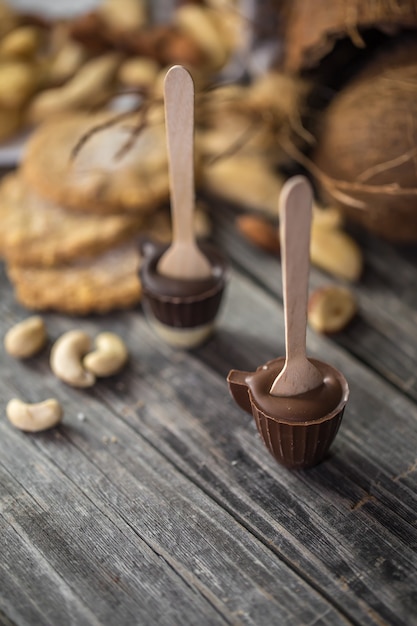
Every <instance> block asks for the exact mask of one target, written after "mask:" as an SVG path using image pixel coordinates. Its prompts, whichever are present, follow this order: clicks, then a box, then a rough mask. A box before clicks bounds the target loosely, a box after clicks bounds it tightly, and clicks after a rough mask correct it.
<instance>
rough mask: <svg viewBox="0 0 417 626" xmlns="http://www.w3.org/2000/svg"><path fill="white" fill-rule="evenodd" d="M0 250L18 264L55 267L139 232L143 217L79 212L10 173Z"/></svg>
mask: <svg viewBox="0 0 417 626" xmlns="http://www.w3.org/2000/svg"><path fill="white" fill-rule="evenodd" d="M0 222H1V225H2V227H1V229H0V254H1V255H3V256H4V257H5V258H6V259H7V260H8V261H9V262H11V263H14V264H18V265H35V266H51V265H58V264H62V263H66V262H69V261H72V260H74V259H80V258H86V257H87V258H88V257H93V256H97V255H98V254H100V253H102V252H103V251H105V250H108V249H109V248H113V247H114V246H115V245H117V244H118V243H120V242H122V241H124V240H126V239H128V238H130V237H131V236H132V235H133V234H135V233H137V232H138V231H139V230H140V228H141V226H142V225H143V222H144V216H142V215H127V214H126V215H98V214H94V213H74V212H71V211H68V210H66V209H64V208H63V207H61V206H60V205H57V204H54V203H52V202H49V201H48V200H44V199H43V198H41V197H40V196H38V195H37V193H36V192H34V191H33V190H32V189H31V188H30V187H29V185H28V184H27V183H26V182H25V181H23V180H22V177H21V176H20V175H19V174H10V175H8V176H7V177H6V178H5V179H4V180H3V181H2V183H1V185H0Z"/></svg>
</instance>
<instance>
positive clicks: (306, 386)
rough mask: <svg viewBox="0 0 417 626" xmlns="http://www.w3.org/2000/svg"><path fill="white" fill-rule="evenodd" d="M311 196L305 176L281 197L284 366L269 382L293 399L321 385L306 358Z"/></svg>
mask: <svg viewBox="0 0 417 626" xmlns="http://www.w3.org/2000/svg"><path fill="white" fill-rule="evenodd" d="M312 204H313V194H312V190H311V186H310V184H309V182H308V181H307V179H306V178H305V177H304V176H295V177H294V178H291V179H290V180H289V181H288V182H287V183H286V184H285V185H284V188H283V190H282V192H281V195H280V223H281V228H280V236H281V258H282V278H283V292H284V314H285V346H286V358H285V365H284V367H283V369H282V371H281V372H280V374H279V375H278V376H277V377H276V379H275V380H274V382H273V383H272V386H271V389H270V393H271V394H272V395H273V396H296V395H298V394H300V393H305V392H306V391H311V390H312V389H315V388H316V387H318V386H319V385H321V384H322V383H323V375H322V374H321V372H320V371H319V370H318V369H317V367H316V366H315V365H313V363H311V361H309V360H308V359H307V355H306V330H307V302H308V275H309V269H310V230H311V218H312Z"/></svg>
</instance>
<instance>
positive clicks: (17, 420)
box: [6, 398, 63, 433]
mask: <svg viewBox="0 0 417 626" xmlns="http://www.w3.org/2000/svg"><path fill="white" fill-rule="evenodd" d="M62 413H63V412H62V407H61V405H60V404H59V402H58V400H55V399H54V398H49V399H48V400H44V401H43V402H38V403H37V404H26V403H25V402H22V400H18V399H17V398H13V399H12V400H10V402H8V404H7V407H6V414H7V417H8V419H9V421H10V422H11V423H12V424H13V426H15V427H16V428H19V430H24V431H26V432H30V433H36V432H40V431H42V430H47V429H48V428H53V426H56V425H57V424H59V423H60V422H61V420H62Z"/></svg>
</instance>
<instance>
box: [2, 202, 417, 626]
mask: <svg viewBox="0 0 417 626" xmlns="http://www.w3.org/2000/svg"><path fill="white" fill-rule="evenodd" d="M232 218H233V215H232V214H231V213H230V212H227V211H225V212H224V213H222V214H219V215H218V219H217V221H216V239H217V242H218V244H219V245H220V246H221V247H222V248H223V250H225V251H226V252H227V254H228V256H229V258H230V262H231V273H230V282H229V285H228V291H227V295H226V298H225V302H224V307H223V310H222V314H221V316H220V318H219V323H218V330H217V333H216V335H215V336H214V337H213V338H212V339H211V340H210V341H209V342H208V343H206V344H205V345H204V346H202V347H200V348H198V349H196V350H194V351H191V352H183V351H176V350H173V349H171V348H170V347H168V346H167V345H165V344H164V343H162V342H161V341H160V340H158V338H156V337H155V336H154V334H153V333H152V331H151V329H150V328H149V327H148V325H147V323H146V320H145V319H144V317H143V315H142V312H141V311H140V310H136V311H131V312H122V313H117V314H112V315H109V316H104V317H90V318H82V319H76V318H70V317H65V316H61V315H58V314H47V315H45V316H44V318H45V321H46V324H47V327H48V332H49V335H50V340H51V342H52V341H53V340H54V339H55V338H57V337H58V336H59V335H60V334H61V333H62V332H64V331H66V330H69V329H72V328H76V327H79V328H82V329H84V330H87V331H89V332H91V333H92V334H96V333H97V332H99V331H101V330H107V329H108V330H113V331H115V332H117V333H120V335H121V336H123V337H124V339H125V340H126V342H127V344H128V346H129V349H130V354H131V358H130V362H129V364H128V366H127V367H126V368H125V370H124V371H123V372H122V373H121V374H119V375H118V376H116V377H114V378H112V379H108V380H104V381H101V382H99V383H97V384H96V385H95V386H94V387H93V388H92V389H90V390H77V389H72V388H70V387H68V386H66V385H65V384H64V383H61V382H60V381H58V380H57V379H55V378H54V376H53V375H52V374H51V372H50V369H49V364H48V350H45V351H44V352H43V353H42V354H40V355H39V356H37V357H35V358H33V359H31V360H29V361H27V362H19V361H17V360H14V359H13V358H12V357H10V356H8V355H7V354H6V353H5V352H4V350H1V352H0V354H1V357H0V359H1V360H0V368H1V369H0V374H1V375H0V394H1V400H2V405H3V409H2V415H1V418H0V490H1V491H0V623H1V624H6V625H8V626H10V625H13V624H16V625H19V626H24V625H25V626H37V625H44V624H45V625H51V626H58V625H59V626H66V625H71V626H83V625H104V626H125V625H126V626H133V625H148V624H149V625H159V624H161V625H162V624H163V625H167V626H177V625H178V626H179V625H181V626H185V625H188V624H189V625H190V626H195V625H196V624H199V625H201V626H205V625H217V624H219V625H220V624H250V625H254V626H262V625H268V626H269V625H278V626H287V625H288V626H290V625H291V626H298V625H300V626H301V625H304V626H313V624H314V625H317V626H318V625H325V624H326V625H329V626H339V625H340V626H341V625H346V624H361V625H371V624H372V625H376V626H381V625H382V624H392V625H395V626H400V625H407V626H410V625H411V624H417V554H416V549H417V525H416V521H417V486H416V477H417V373H416V371H417V250H416V247H414V248H412V247H408V248H401V247H396V246H393V245H390V244H387V243H384V242H382V241H381V240H377V239H375V238H373V237H372V236H371V235H367V234H361V235H360V243H361V246H362V247H363V249H364V252H365V260H366V269H365V273H364V276H363V279H362V280H361V282H360V283H359V284H358V285H357V286H356V287H355V291H356V293H357V295H358V298H359V306H360V311H359V314H358V316H357V318H356V320H355V321H354V322H353V323H352V324H351V325H350V327H349V328H348V329H346V330H345V331H344V332H342V333H340V334H338V335H337V336H334V337H332V338H327V337H322V336H319V335H317V334H315V333H313V332H311V331H309V333H308V351H309V354H310V355H311V356H314V357H317V358H320V359H322V360H325V361H328V362H330V363H332V364H333V365H335V366H336V367H338V368H339V369H341V370H342V371H343V372H344V374H345V375H346V377H347V379H348V381H349V384H350V388H351V396H350V400H349V403H348V406H347V409H346V412H345V417H344V421H343V423H342V427H341V430H340V431H339V434H338V436H337V438H336V441H335V443H334V444H333V447H332V449H331V453H330V455H329V456H328V458H327V459H326V460H325V461H324V462H323V463H321V464H320V465H319V466H317V467H315V468H313V469H310V470H306V471H297V472H291V471H288V470H286V469H284V468H283V467H281V466H279V465H278V464H277V463H276V461H275V460H274V459H273V458H272V457H271V456H270V455H269V454H268V452H267V451H266V449H265V448H264V446H263V444H262V443H261V441H260V439H259V437H258V434H257V432H256V429H255V424H254V422H253V420H252V418H251V416H249V415H247V414H246V413H244V412H242V411H241V410H240V409H239V408H238V407H237V406H236V405H235V404H234V403H233V401H232V399H231V398H230V396H229V393H228V389H227V385H226V381H225V376H226V375H227V372H228V371H229V369H230V368H235V367H236V368H239V369H248V370H252V369H255V368H256V367H257V366H258V365H259V364H261V363H263V362H265V361H267V360H269V359H271V358H274V357H276V356H278V355H282V354H283V353H284V332H283V312H282V299H281V280H280V266H279V261H278V260H277V259H276V258H273V257H272V256H268V255H266V254H264V253H262V252H260V251H257V250H255V249H253V248H251V247H250V246H249V245H248V244H247V243H245V242H244V241H243V240H240V239H239V237H238V236H237V235H236V233H235V232H234V230H233V228H232V226H231V224H232ZM310 282H311V287H312V288H313V287H316V286H318V285H321V284H326V283H328V282H331V279H330V278H329V277H328V276H326V275H325V274H323V273H321V272H319V271H317V270H313V271H312V274H311V281H310ZM1 294H2V296H1V301H0V325H1V332H2V333H3V334H4V332H5V331H6V330H7V329H8V328H9V327H10V326H12V325H13V324H14V323H15V322H17V321H20V320H21V319H23V318H24V317H26V316H27V315H28V312H27V311H25V310H24V309H23V308H22V307H20V306H19V305H18V304H16V302H15V300H14V297H13V293H12V289H11V287H10V285H9V284H8V281H7V279H6V277H5V274H4V272H2V274H1ZM14 396H18V397H21V398H24V399H26V400H27V401H32V402H33V401H38V400H40V399H43V398H46V397H50V396H54V397H57V398H58V399H59V400H60V401H61V402H62V404H63V406H64V411H65V418H64V422H63V424H62V425H61V426H60V427H58V428H56V429H54V430H51V431H48V432H44V433H40V434H36V435H30V434H24V433H22V432H20V431H18V430H16V429H15V428H14V427H13V426H11V425H10V424H9V422H8V421H7V419H6V417H5V411H4V407H5V405H6V403H7V401H8V400H9V399H10V398H11V397H14Z"/></svg>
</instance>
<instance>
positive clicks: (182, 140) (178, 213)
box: [157, 65, 212, 280]
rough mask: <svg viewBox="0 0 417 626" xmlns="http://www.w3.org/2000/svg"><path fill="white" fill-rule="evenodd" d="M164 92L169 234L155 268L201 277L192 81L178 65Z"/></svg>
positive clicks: (203, 262) (206, 269)
mask: <svg viewBox="0 0 417 626" xmlns="http://www.w3.org/2000/svg"><path fill="white" fill-rule="evenodd" d="M164 94H165V120H166V132H167V142H168V157H169V179H170V189H171V215H172V227H173V237H172V244H171V245H170V247H169V248H168V250H167V251H166V252H165V253H164V254H163V255H162V257H161V259H160V260H159V263H158V268H157V269H158V272H159V273H160V274H162V275H164V276H167V277H170V278H178V279H183V280H195V279H204V278H208V277H210V276H211V272H212V270H211V265H210V262H209V261H208V259H207V258H206V256H205V255H204V254H203V253H202V252H201V251H200V249H199V248H198V246H197V244H196V241H195V235H194V227H193V213H194V149H193V146H194V137H193V135H194V84H193V79H192V78H191V75H190V74H189V72H188V71H187V70H186V69H185V68H183V67H182V66H181V65H174V66H173V67H171V69H170V70H169V71H168V73H167V75H166V77H165V84H164Z"/></svg>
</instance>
